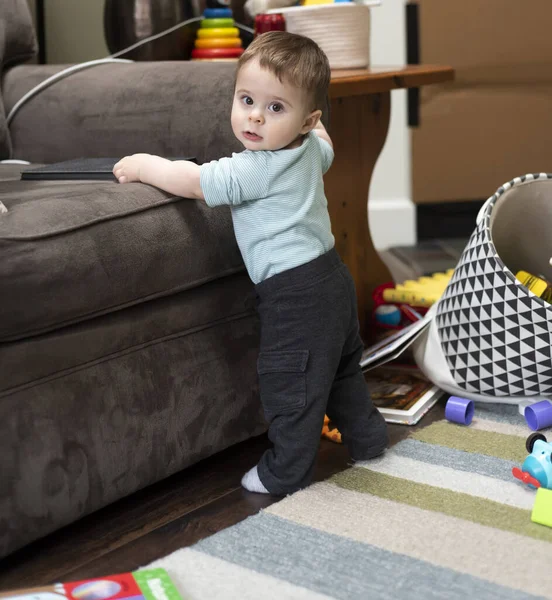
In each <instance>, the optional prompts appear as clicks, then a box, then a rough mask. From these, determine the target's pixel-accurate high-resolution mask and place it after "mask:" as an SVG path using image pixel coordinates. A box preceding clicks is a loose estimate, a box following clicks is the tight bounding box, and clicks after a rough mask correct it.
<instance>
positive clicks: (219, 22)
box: [200, 19, 234, 29]
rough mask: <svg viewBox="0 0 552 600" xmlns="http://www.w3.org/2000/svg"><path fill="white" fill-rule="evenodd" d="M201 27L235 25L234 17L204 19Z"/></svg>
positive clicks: (210, 27) (211, 27)
mask: <svg viewBox="0 0 552 600" xmlns="http://www.w3.org/2000/svg"><path fill="white" fill-rule="evenodd" d="M200 27H201V28H202V29H204V28H209V29H213V27H234V19H203V20H202V21H201V25H200Z"/></svg>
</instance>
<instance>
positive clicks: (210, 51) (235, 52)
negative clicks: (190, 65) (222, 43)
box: [192, 48, 243, 58]
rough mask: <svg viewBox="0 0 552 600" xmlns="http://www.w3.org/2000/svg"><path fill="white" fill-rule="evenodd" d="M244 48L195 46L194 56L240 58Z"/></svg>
mask: <svg viewBox="0 0 552 600" xmlns="http://www.w3.org/2000/svg"><path fill="white" fill-rule="evenodd" d="M242 54H243V48H194V49H193V50H192V58H238V57H240V56H241V55H242Z"/></svg>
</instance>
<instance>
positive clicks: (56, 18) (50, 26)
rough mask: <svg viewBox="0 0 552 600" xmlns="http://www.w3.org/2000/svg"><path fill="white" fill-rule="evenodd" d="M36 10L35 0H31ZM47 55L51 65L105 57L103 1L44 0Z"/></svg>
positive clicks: (32, 7)
mask: <svg viewBox="0 0 552 600" xmlns="http://www.w3.org/2000/svg"><path fill="white" fill-rule="evenodd" d="M29 4H30V6H31V10H32V11H33V12H34V0H29ZM44 4H45V10H44V12H45V17H46V57H47V60H48V62H49V63H51V64H68V63H76V62H84V61H87V60H93V59H95V58H103V57H105V56H107V55H108V54H109V51H108V49H107V46H106V43H105V40H104V35H103V6H104V3H103V0H44Z"/></svg>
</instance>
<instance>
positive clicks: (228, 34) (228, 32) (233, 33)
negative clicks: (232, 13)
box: [197, 27, 240, 40]
mask: <svg viewBox="0 0 552 600" xmlns="http://www.w3.org/2000/svg"><path fill="white" fill-rule="evenodd" d="M197 37H198V38H199V39H200V40H204V39H206V38H209V39H213V38H216V39H220V38H237V37H240V31H239V29H238V28H237V27H212V28H211V27H206V28H205V29H198V30H197Z"/></svg>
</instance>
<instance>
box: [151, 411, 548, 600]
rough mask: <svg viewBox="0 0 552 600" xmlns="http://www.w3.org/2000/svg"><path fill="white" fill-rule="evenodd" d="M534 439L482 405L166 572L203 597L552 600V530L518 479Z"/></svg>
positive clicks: (183, 553) (185, 556) (513, 414)
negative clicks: (466, 418)
mask: <svg viewBox="0 0 552 600" xmlns="http://www.w3.org/2000/svg"><path fill="white" fill-rule="evenodd" d="M529 433H530V431H529V429H528V428H527V426H526V425H525V422H524V420H523V418H522V417H521V416H520V415H519V414H518V412H517V408H516V407H511V406H505V405H482V404H477V405H476V418H475V419H474V421H473V423H472V425H471V426H470V427H461V426H457V425H453V424H450V423H448V422H446V421H438V422H435V423H433V424H431V425H429V426H428V427H426V428H424V429H421V430H418V431H417V432H416V433H414V434H413V435H411V436H410V437H409V438H407V439H406V440H404V441H402V442H400V443H399V444H397V445H396V446H394V447H393V448H392V449H391V450H389V451H388V452H387V453H386V454H385V455H384V456H383V457H381V458H379V459H376V460H373V461H369V462H366V463H357V464H356V465H355V466H354V467H352V468H350V469H347V470H346V471H343V472H341V473H339V474H337V475H335V476H333V477H332V478H330V479H329V480H327V481H325V482H322V483H317V484H314V485H312V486H310V487H309V488H307V489H305V490H303V491H301V492H298V493H296V494H294V495H292V496H288V497H287V498H285V499H283V500H282V501H280V502H278V503H276V504H273V505H271V506H270V507H269V508H267V509H266V510H264V511H262V512H261V513H260V514H258V515H255V516H253V517H250V518H248V519H246V520H245V521H242V522H241V523H239V524H237V525H235V526H233V527H230V528H228V529H226V530H224V531H221V532H219V533H217V534H215V535H213V536H211V537H209V538H206V539H204V540H202V541H201V542H199V543H198V544H196V545H194V546H192V547H190V548H185V549H182V550H179V551H177V552H175V553H173V554H172V555H170V556H168V557H165V558H163V559H161V560H159V561H157V562H156V563H154V566H158V567H164V568H166V569H167V570H168V571H169V573H170V574H171V575H172V576H173V578H174V579H175V580H176V581H177V585H178V586H179V587H180V590H181V592H182V594H183V596H184V597H186V598H190V599H197V600H200V599H201V600H206V599H209V600H211V599H218V598H222V599H226V598H228V599H233V598H236V599H238V598H239V599H240V600H245V599H251V600H253V599H256V600H260V599H268V598H274V599H276V598H277V599H279V600H281V599H283V598H293V599H295V598H297V599H309V600H315V599H322V598H343V599H347V600H349V599H356V598H359V599H363V600H367V599H389V600H392V599H393V600H395V599H402V598H408V599H410V598H412V599H416V600H417V599H419V600H427V599H429V598H436V599H462V600H464V599H466V598H470V599H473V600H483V599H487V598H490V599H496V600H510V599H511V600H514V599H515V600H518V599H526V598H527V599H529V598H537V597H541V598H552V544H551V542H552V529H550V528H548V527H544V526H542V525H537V524H535V523H533V522H532V521H531V518H530V513H531V509H532V505H533V501H534V496H535V492H534V491H531V490H530V489H528V488H526V487H524V486H523V485H522V484H521V483H518V482H517V481H516V480H514V479H513V477H512V475H511V468H512V466H513V465H521V463H522V462H523V460H524V458H525V457H526V455H527V453H526V451H525V438H526V437H527V435H528V434H529Z"/></svg>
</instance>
